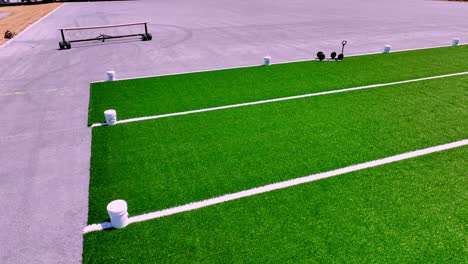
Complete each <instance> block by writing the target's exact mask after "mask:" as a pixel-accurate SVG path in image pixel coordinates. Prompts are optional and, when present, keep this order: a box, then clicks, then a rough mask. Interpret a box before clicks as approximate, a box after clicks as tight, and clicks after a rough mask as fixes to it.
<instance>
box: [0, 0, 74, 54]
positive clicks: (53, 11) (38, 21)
mask: <svg viewBox="0 0 468 264" xmlns="http://www.w3.org/2000/svg"><path fill="white" fill-rule="evenodd" d="M64 5H65V3H62V4H61V5H59V6H58V7H57V8H55V9H54V10H52V11H50V12H49V13H48V14H46V15H45V16H43V17H41V18H40V19H39V20H37V21H36V22H34V23H32V24H31V25H29V26H27V27H26V28H25V29H23V30H21V31H20V32H19V33H18V34H16V36H15V37H14V38H12V39H10V40H9V41H7V42H5V43H3V44H2V45H0V49H1V48H3V47H6V46H8V45H10V43H12V42H15V41H16V39H17V38H18V37H19V36H20V35H22V34H23V33H24V32H26V31H28V30H29V29H31V28H32V27H33V26H35V25H36V24H39V23H40V22H41V21H42V20H44V19H46V18H47V17H48V16H50V15H52V14H53V13H55V11H57V10H59V9H60V8H61V7H62V6H64Z"/></svg>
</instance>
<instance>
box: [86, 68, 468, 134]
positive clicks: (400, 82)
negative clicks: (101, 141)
mask: <svg viewBox="0 0 468 264" xmlns="http://www.w3.org/2000/svg"><path fill="white" fill-rule="evenodd" d="M466 74H468V71H465V72H458V73H451V74H444V75H437V76H431V77H424V78H418V79H411V80H404V81H398V82H390V83H381V84H372V85H365V86H359V87H353V88H345V89H339V90H332V91H324V92H317V93H309V94H302V95H294V96H288V97H280V98H274V99H267V100H260V101H254V102H247V103H240V104H232V105H224V106H216V107H210V108H203V109H197V110H189V111H183V112H176V113H169V114H162V115H154V116H145V117H136V118H129V119H123V120H119V121H117V122H116V123H115V124H116V125H117V124H125V123H132V122H139V121H145V120H151V119H161V118H166V117H173V116H181V115H189V114H196V113H203V112H211V111H218V110H223V109H230V108H238V107H244V106H251V105H259V104H268V103H274V102H281V101H289V100H296V99H302V98H307V97H314V96H322V95H328V94H337V93H345V92H351V91H358V90H365V89H373V88H379V87H385V86H391V85H398V84H405V83H413V82H420V81H427V80H434V79H441V78H447V77H454V76H459V75H466ZM106 125H107V124H106V123H95V124H92V125H91V127H99V126H106Z"/></svg>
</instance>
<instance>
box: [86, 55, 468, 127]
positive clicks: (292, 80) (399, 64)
mask: <svg viewBox="0 0 468 264" xmlns="http://www.w3.org/2000/svg"><path fill="white" fill-rule="evenodd" d="M467 57H468V46H459V47H447V48H437V49H425V50H416V51H408V52H397V53H390V54H380V55H368V56H358V57H349V58H346V59H345V61H343V62H341V63H326V62H322V63H319V62H315V61H308V62H299V63H288V64H278V65H272V66H269V67H262V66H258V67H249V68H240V69H230V70H220V71H210V72H202V73H193V74H181V75H172V76H162V77H157V78H146V79H139V80H127V81H118V82H112V83H106V82H104V83H94V84H92V85H91V95H90V106H89V117H88V122H89V124H92V123H99V122H103V121H104V117H103V112H104V110H107V109H116V110H117V113H118V117H119V119H126V118H131V117H141V116H148V115H156V114H163V113H171V112H179V111H186V110H193V109H200V108H207V107H213V106H220V105H227V104H234V103H241V102H249V101H257V100H262V99H269V98H278V97H284V96H290V95H298V94H305V93H312V92H319V91H326V90H334V89H342V88H348V87H355V86H362V85H368V84H376V83H385V82H393V81H400V80H406V79H415V78H421V77H427V76H434V75H442V74H447V73H455V72H462V71H467V70H468V64H467V63H466V58H467Z"/></svg>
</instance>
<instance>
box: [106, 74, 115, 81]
mask: <svg viewBox="0 0 468 264" xmlns="http://www.w3.org/2000/svg"><path fill="white" fill-rule="evenodd" d="M106 75H107V81H108V82H112V81H115V71H107V72H106Z"/></svg>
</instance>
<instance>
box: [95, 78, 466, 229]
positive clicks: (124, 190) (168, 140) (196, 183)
mask: <svg viewBox="0 0 468 264" xmlns="http://www.w3.org/2000/svg"><path fill="white" fill-rule="evenodd" d="M467 84H468V76H458V77H450V78H445V79H439V80H430V81H425V82H418V83H411V84H404V85H395V86H389V87H384V88H378V89H373V90H362V91H355V92H349V93H342V94H333V95H327V96H320V97H314V98H306V99H300V100H293V101H284V102H278V103H273V104H266V105H257V106H250V107H243V108H236V109H229V110H223V111H216V112H208V113H201V114H194V115H187V116H179V117H172V118H166V119H158V120H150V121H144V122H136V123H128V124H122V125H117V126H114V127H99V128H94V129H93V139H92V160H91V183H90V202H89V219H88V222H89V223H90V224H91V223H99V222H102V221H104V220H106V219H107V218H108V217H107V213H106V210H105V208H106V205H107V203H108V202H110V201H112V200H114V199H125V200H126V201H127V203H128V205H129V208H130V209H129V213H130V214H131V215H137V214H142V213H146V212H150V211H155V210H159V209H164V208H168V207H172V206H176V205H181V204H185V203H188V202H193V201H198V200H203V199H207V198H211V197H214V196H219V195H222V194H226V193H232V192H237V191H240V190H244V189H249V188H252V187H256V186H261V185H265V184H268V183H273V182H278V181H283V180H287V179H291V178H297V177H301V176H304V175H310V174H313V173H317V172H323V171H328V170H331V169H336V168H341V167H345V166H348V165H352V164H358V163H362V162H366V161H370V160H374V159H379V158H383V157H387V156H391V155H395V154H399V153H403V152H407V151H412V150H416V149H421V148H426V147H430V146H435V145H439V144H444V143H448V142H453V141H457V140H460V139H464V138H468V123H467V122H466V120H467V117H468V112H467V101H468V100H467V99H468V89H467V88H468V86H467Z"/></svg>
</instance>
